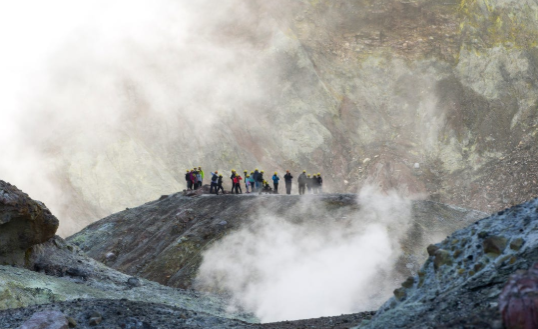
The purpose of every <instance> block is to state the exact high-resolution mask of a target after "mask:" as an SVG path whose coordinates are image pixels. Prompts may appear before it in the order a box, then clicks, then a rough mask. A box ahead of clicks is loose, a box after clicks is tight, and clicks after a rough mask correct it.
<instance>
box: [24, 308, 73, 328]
mask: <svg viewBox="0 0 538 329" xmlns="http://www.w3.org/2000/svg"><path fill="white" fill-rule="evenodd" d="M68 328H69V325H68V322H67V318H66V316H65V315H64V314H63V313H62V312H59V311H43V312H36V313H34V315H32V317H31V318H30V319H28V321H26V322H24V323H23V324H22V326H21V327H20V329H68Z"/></svg>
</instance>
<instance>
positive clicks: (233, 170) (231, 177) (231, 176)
mask: <svg viewBox="0 0 538 329" xmlns="http://www.w3.org/2000/svg"><path fill="white" fill-rule="evenodd" d="M235 175H236V173H235V169H232V174H231V175H230V180H231V181H232V189H231V190H230V192H232V193H233V192H234V188H235V185H234V177H235Z"/></svg>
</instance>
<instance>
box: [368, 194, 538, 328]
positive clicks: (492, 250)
mask: <svg viewBox="0 0 538 329" xmlns="http://www.w3.org/2000/svg"><path fill="white" fill-rule="evenodd" d="M537 227H538V199H535V200H533V201H530V202H527V203H524V204H521V205H518V206H515V207H512V208H510V209H506V210H503V211H501V212H499V213H497V214H494V215H492V216H490V217H488V218H484V219H481V220H479V221H478V222H476V223H474V224H472V225H470V226H469V227H467V228H465V229H461V230H458V231H456V232H455V233H454V234H452V235H451V236H449V237H447V239H445V240H444V241H442V242H441V243H438V244H435V245H430V246H429V247H428V253H429V255H430V256H429V258H428V260H427V261H426V262H425V263H424V265H423V266H422V268H421V269H420V271H419V272H418V275H416V276H413V277H409V278H408V279H407V280H406V281H405V282H404V283H402V287H400V288H398V289H396V290H395V291H394V295H395V296H394V297H392V298H391V299H390V300H388V301H387V302H386V303H385V305H384V306H383V307H381V308H380V309H379V311H378V313H377V315H376V316H375V317H374V318H373V319H372V321H371V322H370V323H368V324H363V325H362V326H361V328H439V327H443V326H444V327H446V328H452V327H465V326H464V324H465V323H468V324H469V323H471V322H470V321H468V320H469V319H471V318H473V317H475V319H474V320H473V321H474V323H475V328H501V327H502V323H501V319H500V313H499V311H498V310H499V302H498V301H499V295H500V293H501V291H502V289H503V287H504V285H505V284H506V283H507V281H508V278H509V276H510V275H512V274H513V273H514V272H516V271H517V270H527V269H529V268H531V267H532V265H533V264H534V263H535V262H536V261H538V234H537V233H536V232H537ZM480 314H488V315H489V317H486V318H482V319H481V320H478V319H477V318H480ZM462 319H465V321H462ZM479 324H480V325H479ZM466 328H467V327H466Z"/></svg>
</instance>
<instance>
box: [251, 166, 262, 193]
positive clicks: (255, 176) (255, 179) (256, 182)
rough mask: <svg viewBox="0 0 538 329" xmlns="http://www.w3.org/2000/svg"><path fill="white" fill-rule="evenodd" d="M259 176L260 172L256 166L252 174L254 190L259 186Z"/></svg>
mask: <svg viewBox="0 0 538 329" xmlns="http://www.w3.org/2000/svg"><path fill="white" fill-rule="evenodd" d="M259 176H260V172H259V171H258V168H256V170H254V174H253V175H252V178H253V179H254V185H256V192H257V191H258V189H259V188H260V182H259V181H258V177H259Z"/></svg>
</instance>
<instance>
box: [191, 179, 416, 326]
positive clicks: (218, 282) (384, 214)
mask: <svg viewBox="0 0 538 329" xmlns="http://www.w3.org/2000/svg"><path fill="white" fill-rule="evenodd" d="M359 203H360V210H358V211H357V212H356V213H355V214H354V215H353V216H352V217H351V218H341V217H340V215H339V214H338V213H334V214H330V215H334V217H333V220H332V221H331V222H320V221H317V220H316V219H315V218H304V220H303V221H300V222H292V221H290V219H289V218H290V216H291V215H292V213H293V215H292V216H293V217H295V216H297V215H298V214H300V213H301V212H302V211H304V210H305V209H306V208H310V210H312V207H314V209H315V212H317V213H320V212H327V211H328V210H326V209H322V207H321V206H319V205H317V204H316V202H315V201H314V202H312V200H311V199H309V198H308V197H305V198H304V201H302V203H301V204H300V205H299V206H298V209H290V210H289V212H288V214H286V215H284V216H276V215H274V214H270V212H269V214H263V215H262V214H260V215H259V216H257V217H256V219H255V220H254V221H253V222H252V223H251V224H250V225H247V226H244V227H242V228H241V229H240V230H238V231H237V232H234V233H233V234H230V235H228V236H226V237H224V238H223V239H222V240H221V241H219V242H218V243H216V244H215V245H214V246H212V247H211V249H210V250H208V251H207V252H206V253H205V254H204V260H203V263H202V265H201V267H200V274H199V277H198V286H199V288H202V289H212V290H224V291H226V292H229V293H231V295H232V297H233V298H232V299H233V302H232V306H238V307H241V308H243V309H246V310H247V311H252V312H254V313H255V314H256V316H258V317H259V318H260V319H261V321H262V322H272V321H279V320H292V319H305V318H313V317H319V316H330V315H339V314H343V313H353V312H358V311H365V310H373V309H376V308H377V307H379V305H380V304H381V303H382V302H384V301H385V300H386V298H387V297H388V296H389V295H390V293H391V291H392V290H393V289H394V287H395V283H394V282H393V279H394V276H393V274H394V273H393V271H394V268H395V266H394V265H395V262H396V260H397V258H398V256H399V255H400V253H401V248H400V244H399V241H400V239H401V238H402V237H403V235H404V234H405V233H406V231H407V228H408V224H409V223H410V216H411V204H410V201H408V200H406V199H403V198H401V197H399V196H398V195H397V194H396V193H388V194H386V193H385V194H381V193H378V192H376V191H375V190H374V189H372V188H365V189H363V190H362V191H361V193H360V195H359Z"/></svg>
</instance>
